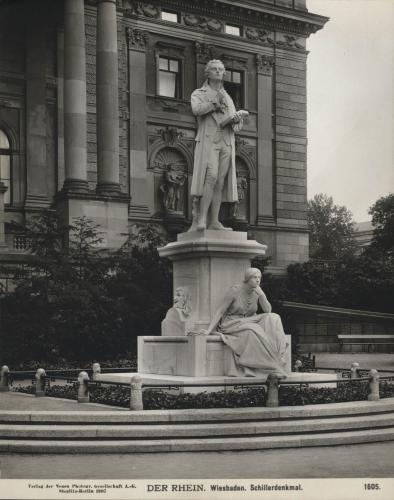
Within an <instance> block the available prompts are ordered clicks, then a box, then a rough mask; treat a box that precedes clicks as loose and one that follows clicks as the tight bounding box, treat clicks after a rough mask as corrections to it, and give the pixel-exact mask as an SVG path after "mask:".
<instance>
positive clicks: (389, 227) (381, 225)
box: [368, 193, 394, 257]
mask: <svg viewBox="0 0 394 500" xmlns="http://www.w3.org/2000/svg"><path fill="white" fill-rule="evenodd" d="M369 214H370V215H372V225H373V227H374V232H373V239H372V242H371V246H370V247H369V249H368V253H370V254H380V255H383V256H384V255H386V256H391V257H394V194H393V193H391V194H389V195H387V196H382V197H381V198H379V199H378V200H377V201H376V202H375V203H374V204H373V205H372V207H371V208H370V209H369Z"/></svg>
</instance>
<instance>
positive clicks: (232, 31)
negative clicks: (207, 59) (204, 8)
mask: <svg viewBox="0 0 394 500" xmlns="http://www.w3.org/2000/svg"><path fill="white" fill-rule="evenodd" d="M226 33H227V34H228V35H235V36H241V28H240V27H239V26H233V25H232V24H227V25H226Z"/></svg>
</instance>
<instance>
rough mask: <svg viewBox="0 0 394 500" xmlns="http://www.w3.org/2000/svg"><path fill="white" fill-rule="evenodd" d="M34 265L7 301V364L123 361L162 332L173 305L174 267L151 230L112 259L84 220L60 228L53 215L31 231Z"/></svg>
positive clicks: (3, 337)
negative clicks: (142, 339) (140, 339)
mask: <svg viewBox="0 0 394 500" xmlns="http://www.w3.org/2000/svg"><path fill="white" fill-rule="evenodd" d="M26 234H27V236H28V237H29V239H30V241H31V248H32V260H31V263H30V265H29V266H28V267H27V268H26V269H25V270H24V273H23V274H22V275H21V274H20V271H18V273H19V276H18V286H17V288H16V290H15V292H14V293H13V294H11V295H8V296H6V297H4V298H3V300H2V318H1V320H2V324H1V327H2V328H1V339H0V340H1V350H2V354H3V356H7V359H8V360H10V361H8V362H11V361H13V362H21V361H26V360H31V359H35V360H45V361H48V362H53V361H58V360H59V359H65V360H69V361H92V360H95V359H96V360H103V359H115V358H117V357H123V358H124V357H125V354H126V353H127V352H130V351H131V350H132V349H134V348H135V344H136V338H137V336H138V335H141V334H145V335H155V334H159V333H160V321H161V319H163V317H164V314H165V310H166V308H168V302H170V301H171V282H172V280H171V273H170V265H169V263H168V262H166V261H162V260H161V259H160V258H159V256H158V253H157V247H156V245H157V244H159V242H160V238H159V237H158V236H157V235H156V233H155V231H154V230H153V229H151V228H148V229H146V230H145V231H140V232H139V233H138V234H135V235H134V236H133V237H131V238H130V239H129V241H128V242H127V244H126V245H125V246H124V247H123V248H122V249H120V250H119V251H118V252H116V253H114V254H109V253H108V252H104V251H103V250H102V249H101V248H100V244H101V241H102V239H101V235H100V232H99V230H98V227H97V226H95V225H94V224H93V223H92V222H91V221H90V220H89V219H87V218H86V217H81V218H77V219H75V220H74V221H73V224H72V225H70V226H62V225H61V224H60V223H59V220H58V218H57V216H56V214H55V213H53V212H46V213H43V214H41V215H40V216H38V217H35V218H33V219H32V220H31V221H30V222H29V223H28V225H27V227H26Z"/></svg>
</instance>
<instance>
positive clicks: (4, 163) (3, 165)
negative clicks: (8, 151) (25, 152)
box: [0, 155, 10, 181]
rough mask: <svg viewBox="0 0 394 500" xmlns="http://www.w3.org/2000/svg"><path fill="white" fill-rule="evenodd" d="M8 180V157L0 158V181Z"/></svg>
mask: <svg viewBox="0 0 394 500" xmlns="http://www.w3.org/2000/svg"><path fill="white" fill-rule="evenodd" d="M9 178H10V157H9V156H8V155H1V156H0V180H2V181H4V180H5V179H9Z"/></svg>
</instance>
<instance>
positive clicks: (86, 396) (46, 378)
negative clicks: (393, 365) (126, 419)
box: [0, 363, 394, 410]
mask: <svg viewBox="0 0 394 500" xmlns="http://www.w3.org/2000/svg"><path fill="white" fill-rule="evenodd" d="M296 365H297V369H300V364H299V363H298V364H297V363H296ZM324 370H335V371H338V370H340V371H341V372H342V374H343V373H345V372H348V373H349V376H348V377H347V376H346V377H343V378H337V379H334V380H333V379H332V378H327V379H319V380H308V381H304V380H302V381H300V380H298V381H297V380H286V377H282V376H278V375H275V374H269V375H268V377H267V380H266V381H264V382H262V381H258V382H253V381H250V382H245V383H239V382H238V383H237V382H234V383H231V382H201V383H182V384H153V383H143V382H142V379H141V377H140V375H138V374H135V375H133V376H132V377H131V378H130V382H129V383H126V382H111V381H104V380H100V379H99V375H100V374H101V367H100V365H99V364H98V363H94V364H93V366H92V369H91V370H89V371H90V372H91V374H92V379H90V376H89V373H88V371H81V372H79V373H78V375H77V377H76V378H73V377H72V376H71V374H70V376H63V375H56V374H55V373H53V372H54V371H55V372H56V371H60V372H64V371H65V370H51V372H52V373H51V374H49V372H50V371H48V372H46V371H45V370H44V369H43V368H39V369H38V370H37V371H36V372H35V373H34V372H33V371H16V372H10V370H9V368H8V367H7V366H6V365H4V366H2V368H1V370H0V391H3V392H4V391H9V390H10V386H11V384H12V381H13V380H15V379H17V378H21V377H22V378H23V376H24V377H26V375H33V374H34V377H32V379H31V380H32V385H34V386H35V391H34V392H35V395H36V396H38V397H42V396H45V392H46V389H47V388H49V387H50V383H51V382H53V381H56V380H61V381H64V382H66V383H68V384H72V385H74V386H76V388H77V401H78V402H79V403H88V402H90V391H91V389H92V388H93V387H99V386H102V385H110V386H114V387H123V388H128V389H129V390H130V410H143V398H142V392H143V389H157V390H181V389H183V388H191V387H193V388H198V387H202V388H207V387H221V388H227V387H231V388H232V389H233V390H235V389H239V388H242V389H244V388H250V387H266V390H267V398H266V406H267V407H277V406H279V388H280V386H299V387H300V389H305V388H309V387H310V386H312V387H313V386H314V385H322V384H330V387H332V386H333V385H336V386H337V387H338V385H341V384H353V383H359V382H364V383H368V396H367V399H368V400H369V401H377V400H379V399H380V383H381V382H391V381H393V380H394V371H393V370H387V373H393V375H387V376H380V374H379V372H378V371H377V370H374V369H372V370H361V369H360V367H359V364H358V363H352V366H351V367H350V368H349V369H348V368H340V369H339V368H326V367H325V368H324ZM69 371H70V372H74V373H75V370H69ZM111 371H112V370H111ZM363 373H366V376H362V374H363Z"/></svg>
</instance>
